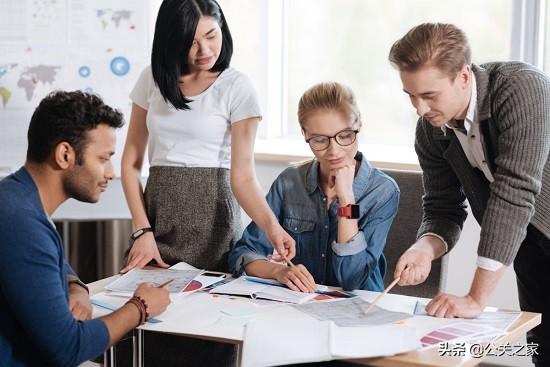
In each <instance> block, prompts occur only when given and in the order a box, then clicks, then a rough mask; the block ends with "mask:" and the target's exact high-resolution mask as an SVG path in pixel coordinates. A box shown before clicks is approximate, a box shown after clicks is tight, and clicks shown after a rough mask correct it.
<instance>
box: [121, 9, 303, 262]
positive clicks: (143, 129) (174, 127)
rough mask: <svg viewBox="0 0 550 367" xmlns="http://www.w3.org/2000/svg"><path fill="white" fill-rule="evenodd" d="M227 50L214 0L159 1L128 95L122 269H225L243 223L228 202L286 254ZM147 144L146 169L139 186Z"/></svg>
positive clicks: (247, 105) (249, 101) (247, 99)
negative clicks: (126, 244) (146, 58)
mask: <svg viewBox="0 0 550 367" xmlns="http://www.w3.org/2000/svg"><path fill="white" fill-rule="evenodd" d="M232 53H233V43H232V38H231V33H230V32H229V28H228V25H227V22H226V20H225V17H224V15H223V12H222V10H221V8H220V6H219V5H218V3H217V2H216V1H215V0H165V1H163V3H162V5H161V7H160V10H159V13H158V17H157V22H156V27H155V36H154V40H153V50H152V57H151V66H150V67H147V68H146V69H145V70H144V71H143V72H142V74H141V76H140V78H139V80H138V82H137V83H136V86H135V87H134V89H133V91H132V92H131V94H130V97H131V99H132V101H133V105H132V114H131V118H130V126H129V129H128V136H127V139H126V145H125V147H124V153H123V156H122V184H123V187H124V193H125V195H126V199H127V201H128V206H129V208H130V212H131V214H132V220H133V225H134V227H135V229H136V232H134V233H133V234H132V236H131V241H133V245H132V247H131V249H130V251H129V256H128V263H127V266H126V267H125V268H124V269H123V270H122V271H123V272H125V271H128V270H130V269H132V268H141V267H143V266H145V265H146V264H148V263H149V262H150V261H152V260H154V261H156V263H157V264H158V265H160V266H163V267H168V264H174V263H177V262H179V261H185V262H187V263H190V264H192V265H193V266H196V267H199V268H204V269H211V270H221V271H227V257H226V255H227V253H228V251H229V250H230V249H231V247H232V246H233V244H234V243H235V242H236V241H237V240H238V239H239V238H240V235H241V231H242V227H241V219H240V212H239V206H238V204H237V201H238V203H239V204H240V205H241V206H242V207H243V208H244V210H245V211H246V212H247V214H248V215H249V216H250V217H251V218H252V219H253V220H254V221H255V222H256V223H257V224H258V225H259V226H260V227H261V228H262V230H264V231H265V232H266V233H267V234H268V238H269V241H270V242H271V244H273V246H274V247H275V248H276V249H277V250H278V252H279V253H281V252H283V253H284V254H285V255H287V256H288V257H290V258H292V257H293V256H294V252H295V250H294V246H295V243H294V240H293V239H292V237H290V236H289V235H288V234H287V232H286V231H285V230H284V229H283V228H282V227H281V226H280V224H279V222H278V221H277V219H276V218H275V216H274V215H273V213H272V212H271V210H270V208H269V206H268V205H267V202H266V201H265V199H264V197H263V193H262V190H261V188H260V186H259V184H258V181H257V179H256V175H255V169H254V139H255V135H256V130H257V127H258V123H259V121H260V120H261V118H262V116H261V111H260V106H259V102H258V97H257V94H256V92H255V90H254V88H253V86H252V84H251V82H250V80H249V79H248V78H247V77H246V76H245V75H244V74H242V73H241V72H239V71H237V70H235V69H234V68H232V67H230V61H231V56H232ZM146 148H148V155H149V162H150V165H151V168H150V170H149V177H148V180H147V185H146V190H145V193H143V190H142V186H141V181H140V174H141V167H142V163H143V157H144V154H145V149H146ZM233 194H234V195H235V196H233ZM235 197H236V199H237V200H235Z"/></svg>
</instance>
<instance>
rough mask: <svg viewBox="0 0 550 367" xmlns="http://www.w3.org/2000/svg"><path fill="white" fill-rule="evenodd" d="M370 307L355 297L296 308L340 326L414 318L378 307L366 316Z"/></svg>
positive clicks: (313, 303)
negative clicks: (366, 311) (366, 310)
mask: <svg viewBox="0 0 550 367" xmlns="http://www.w3.org/2000/svg"><path fill="white" fill-rule="evenodd" d="M369 305H370V304H369V303H368V302H367V301H365V300H363V299H361V298H360V297H355V298H347V299H344V300H338V301H332V302H310V303H307V304H303V305H298V306H294V307H295V308H296V309H298V310H300V311H302V312H304V313H306V314H308V315H310V316H312V317H315V318H316V319H318V320H320V321H324V320H330V321H333V322H334V323H335V324H336V325H338V326H373V325H382V324H391V323H394V322H397V321H401V320H404V319H408V318H410V317H411V316H412V315H411V314H408V313H404V312H395V311H389V310H386V309H384V308H381V307H378V306H374V307H373V308H372V309H371V310H370V311H369V313H368V314H366V315H365V313H364V311H365V309H366V308H367V307H368V306H369Z"/></svg>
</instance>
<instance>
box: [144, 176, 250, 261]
mask: <svg viewBox="0 0 550 367" xmlns="http://www.w3.org/2000/svg"><path fill="white" fill-rule="evenodd" d="M144 196H145V208H146V211H147V217H148V218H149V221H150V223H151V226H152V227H153V233H154V235H155V240H156V242H157V246H158V248H159V252H160V255H161V256H162V259H163V260H164V261H165V262H166V263H168V264H175V263H177V262H179V261H185V262H187V263H189V264H191V265H193V266H195V267H197V268H201V269H209V270H217V271H227V270H228V265H227V253H228V252H229V250H230V249H231V248H232V247H233V245H234V244H235V242H236V241H238V240H239V239H240V237H241V234H242V222H241V215H240V209H239V205H238V204H237V200H236V199H235V197H234V196H233V193H232V191H231V184H230V180H229V169H225V168H204V167H191V168H188V167H168V166H155V167H151V168H150V170H149V178H148V179H147V185H146V187H145V193H144Z"/></svg>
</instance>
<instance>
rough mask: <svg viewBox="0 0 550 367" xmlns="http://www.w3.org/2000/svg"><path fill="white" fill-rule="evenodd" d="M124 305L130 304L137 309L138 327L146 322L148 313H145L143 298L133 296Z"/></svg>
mask: <svg viewBox="0 0 550 367" xmlns="http://www.w3.org/2000/svg"><path fill="white" fill-rule="evenodd" d="M126 303H127V304H128V303H131V304H133V305H134V306H136V307H137V309H138V311H139V324H138V326H139V325H143V324H144V323H145V321H147V319H148V318H149V312H148V311H147V303H146V302H145V300H144V299H143V298H141V297H139V296H133V297H132V298H130V299H129V300H128V302H126Z"/></svg>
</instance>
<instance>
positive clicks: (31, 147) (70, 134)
mask: <svg viewBox="0 0 550 367" xmlns="http://www.w3.org/2000/svg"><path fill="white" fill-rule="evenodd" d="M99 124H106V125H108V126H110V127H113V128H120V127H121V126H122V125H124V119H123V116H122V113H120V112H119V111H118V110H115V109H113V108H111V107H109V106H107V105H106V104H105V103H103V100H102V99H101V98H100V97H99V96H97V95H95V94H90V93H85V92H81V91H72V92H66V91H54V92H52V93H50V94H49V95H48V96H46V97H45V98H44V99H43V100H42V101H41V102H40V104H39V105H38V107H37V108H36V110H34V113H33V115H32V118H31V122H30V125H29V131H28V133H27V139H28V148H27V160H28V161H29V162H36V163H42V162H44V161H46V160H47V159H48V157H49V156H50V154H51V153H52V151H53V150H54V149H55V146H56V145H57V144H59V143H60V142H62V141H66V142H68V143H69V144H71V146H72V147H73V148H74V150H75V154H76V162H77V164H79V165H82V164H83V163H84V157H83V151H84V148H85V147H86V144H87V135H86V132H87V131H88V130H93V129H95V128H96V127H97V126H98V125H99Z"/></svg>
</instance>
